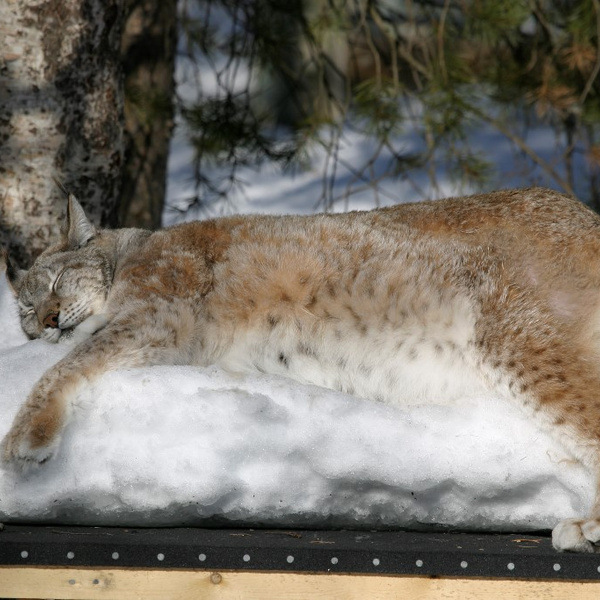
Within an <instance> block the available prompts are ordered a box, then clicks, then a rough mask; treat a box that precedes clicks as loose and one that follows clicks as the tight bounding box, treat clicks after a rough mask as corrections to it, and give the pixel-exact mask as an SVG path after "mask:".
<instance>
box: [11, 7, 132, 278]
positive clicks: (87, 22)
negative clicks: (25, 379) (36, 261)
mask: <svg viewBox="0 0 600 600" xmlns="http://www.w3.org/2000/svg"><path fill="white" fill-rule="evenodd" d="M121 5H122V3H121V2H120V0H0V244H1V245H2V246H4V247H8V249H9V252H10V253H11V257H12V258H14V260H15V262H17V263H19V264H21V265H23V266H24V265H27V264H28V263H30V262H31V260H32V259H33V258H35V256H37V255H38V254H39V253H40V252H41V251H42V250H43V249H44V248H46V247H47V246H48V245H49V243H51V242H52V241H54V240H55V239H56V238H57V235H58V233H59V225H58V223H59V220H60V217H61V216H62V215H63V214H64V210H65V205H66V203H65V201H64V199H63V197H62V194H61V192H60V191H59V190H58V189H57V187H56V185H55V184H54V182H53V180H52V176H54V177H57V178H58V179H59V180H61V181H62V182H63V183H64V185H65V186H66V187H67V188H69V189H70V190H72V191H73V192H74V193H75V194H76V195H77V197H78V198H79V199H80V201H81V203H82V205H83V206H84V208H85V209H86V211H87V214H88V215H89V216H90V218H91V219H92V221H93V222H94V223H96V224H98V225H110V224H113V223H114V222H115V220H116V212H117V200H118V197H119V194H120V186H121V177H120V171H121V166H122V162H123V84H122V77H121V65H120V57H119V49H120V34H121V25H122V8H121Z"/></svg>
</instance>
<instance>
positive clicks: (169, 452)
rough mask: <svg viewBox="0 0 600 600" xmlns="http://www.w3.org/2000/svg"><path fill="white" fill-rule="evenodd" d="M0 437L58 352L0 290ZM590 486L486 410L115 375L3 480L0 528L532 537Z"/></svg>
mask: <svg viewBox="0 0 600 600" xmlns="http://www.w3.org/2000/svg"><path fill="white" fill-rule="evenodd" d="M0 310H1V312H0V327H1V329H2V332H3V334H2V337H1V339H0V381H1V385H2V388H1V393H0V413H1V414H2V415H3V419H2V422H1V423H0V436H4V434H5V433H6V432H7V431H8V428H9V426H10V423H11V421H12V418H13V416H14V414H15V413H16V411H17V409H18V407H19V405H20V404H21V403H22V402H23V401H24V400H25V398H26V396H27V393H28V391H29V390H30V389H31V387H32V386H33V384H34V383H35V381H36V380H37V379H38V377H39V376H40V375H41V374H42V372H43V371H44V370H45V369H47V368H50V367H51V366H52V364H53V363H55V362H56V361H58V360H59V359H60V358H61V357H62V356H64V355H65V353H66V352H67V351H68V348H67V347H65V346H62V345H61V346H58V345H51V344H47V343H45V342H43V341H39V340H38V341H33V342H31V341H30V342H28V341H26V339H25V336H24V334H22V333H21V331H20V329H19V325H18V318H17V314H16V309H15V305H14V301H13V299H12V295H11V293H10V291H9V289H8V286H7V284H6V281H5V280H4V278H2V279H1V280H0ZM591 501H592V482H591V479H590V477H589V476H588V475H587V474H586V473H585V472H584V471H583V469H582V468H581V467H580V466H578V465H577V464H575V463H574V462H573V461H571V460H570V459H569V457H568V456H567V455H566V454H565V452H564V451H563V450H562V449H561V448H560V447H559V446H558V445H557V444H555V443H554V442H553V441H552V440H550V439H549V438H548V437H547V436H546V435H545V434H543V433H541V432H539V431H538V430H537V429H535V428H534V427H533V426H532V425H531V424H530V423H528V422H527V420H526V419H525V418H524V417H522V416H521V414H520V413H519V412H518V410H517V409H516V408H514V407H512V406H510V405H507V404H505V403H503V402H502V401H500V400H498V399H494V398H481V400H480V401H478V402H470V403H465V404H463V405H459V406H454V407H448V406H416V407H411V408H410V410H400V409H397V408H393V407H389V406H385V405H382V404H377V403H374V402H370V401H367V400H362V399H358V398H354V397H351V396H347V395H344V394H341V393H336V392H332V391H329V390H323V389H320V388H317V387H314V386H305V385H300V384H298V383H295V382H291V381H289V380H286V379H283V378H279V377H269V376H260V375H256V376H243V377H242V376H232V375H230V374H227V373H225V372H224V371H222V370H219V369H217V368H207V369H200V368H195V367H155V368H148V369H136V370H125V371H120V372H113V373H110V374H108V375H106V376H105V377H103V378H102V379H101V380H100V381H98V382H97V383H95V384H94V385H91V386H90V387H89V388H88V389H87V390H85V391H84V392H83V393H82V394H80V396H79V397H78V398H77V402H76V408H75V414H74V420H73V422H72V423H71V425H70V427H69V428H68V430H67V432H66V434H65V436H64V438H63V443H62V446H61V448H60V451H59V453H58V455H57V456H56V457H55V458H54V459H53V460H52V461H50V462H49V463H47V464H45V465H44V466H43V467H41V468H40V469H39V470H37V471H34V472H30V473H27V474H19V473H15V472H12V471H11V470H7V469H5V468H4V467H1V468H0V521H4V522H18V521H34V522H60V523H77V524H88V525H100V524H103V525H125V524H126V525H130V526H133V525H182V524H186V525H207V524H213V525H214V524H222V523H224V522H226V523H230V524H231V523H236V524H253V525H257V524H263V525H270V526H273V525H279V526H286V527H290V526H310V527H323V526H336V527H355V528H356V527H358V528H370V529H372V528H378V527H398V526H413V527H414V526H426V525H430V524H436V523H438V524H445V525H449V526H457V527H463V528H467V529H493V530H520V531H525V530H531V529H543V528H550V527H552V526H553V525H554V524H555V522H556V520H557V519H560V518H566V517H573V516H580V515H582V514H584V513H586V511H587V509H588V507H589V506H590V505H591Z"/></svg>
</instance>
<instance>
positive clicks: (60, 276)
mask: <svg viewBox="0 0 600 600" xmlns="http://www.w3.org/2000/svg"><path fill="white" fill-rule="evenodd" d="M66 271H67V269H63V270H62V271H61V272H60V273H59V274H58V277H57V278H56V279H55V280H54V283H53V284H52V292H53V293H56V286H57V285H58V283H59V281H60V280H61V279H62V276H63V275H64V274H65V272H66Z"/></svg>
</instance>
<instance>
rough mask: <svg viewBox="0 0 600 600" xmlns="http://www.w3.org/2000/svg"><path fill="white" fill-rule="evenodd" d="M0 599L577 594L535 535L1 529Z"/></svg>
mask: <svg viewBox="0 0 600 600" xmlns="http://www.w3.org/2000/svg"><path fill="white" fill-rule="evenodd" d="M0 597H1V598H82V599H85V598H115V599H123V600H127V599H130V598H140V599H154V598H156V599H159V598H160V599H171V598H178V599H179V598H181V599H183V598H194V599H201V598H223V599H229V598H236V599H240V600H243V599H246V598H247V599H250V600H252V599H255V598H256V599H259V598H260V599H266V600H268V599H270V598H292V599H297V598H311V599H312V598H319V599H320V598H339V599H340V600H343V599H349V600H352V599H354V598H356V599H361V600H363V599H365V600H370V599H377V598H383V599H387V598H410V599H411V600H412V599H419V598H424V599H425V598H427V599H429V598H461V599H469V598H501V597H502V598H503V600H507V599H510V598H536V599H541V598H565V599H566V598H577V600H586V599H587V598H592V597H594V598H597V597H600V555H594V554H591V555H580V554H559V553H557V552H555V551H554V550H553V548H552V546H551V543H550V538H549V536H547V535H539V536H538V535H529V534H526V535H478V534H465V533H414V532H403V531H395V532H367V531H312V530H310V531H309V530H293V531H292V530H251V529H218V530H217V529H193V528H169V529H130V528H127V529H126V528H106V527H101V528H96V527H59V526H50V527H42V526H25V525H23V526H19V525H7V526H6V527H5V528H4V530H3V531H0Z"/></svg>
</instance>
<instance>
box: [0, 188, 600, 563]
mask: <svg viewBox="0 0 600 600" xmlns="http://www.w3.org/2000/svg"><path fill="white" fill-rule="evenodd" d="M8 277H9V280H10V282H11V284H12V286H13V288H14V290H15V294H16V296H17V298H18V304H19V309H20V312H21V320H22V325H23V328H24V330H25V331H26V333H27V334H28V335H29V336H30V337H32V338H36V337H41V338H44V339H47V340H48V341H51V342H57V341H58V342H60V341H62V340H65V339H69V338H70V339H71V341H72V342H75V345H74V348H73V349H72V351H71V352H70V353H69V354H68V355H67V356H66V357H65V358H64V359H63V360H61V361H60V362H59V363H58V364H57V365H55V366H54V367H52V368H51V369H50V370H49V371H47V372H46V373H45V374H44V376H43V377H42V378H41V379H40V381H39V382H38V383H37V384H36V385H35V387H34V389H33V391H32V392H31V394H30V396H29V397H28V398H27V400H26V402H25V404H24V405H23V407H22V408H21V410H20V411H19V413H18V414H17V416H16V418H15V421H14V423H13V425H12V429H11V430H10V432H9V434H8V435H7V437H6V438H5V440H4V442H3V456H4V460H5V461H6V462H7V463H12V464H14V465H16V466H21V467H23V466H27V465H33V464H37V463H42V462H44V461H45V460H47V459H48V458H49V457H50V456H51V455H52V454H53V453H54V452H56V450H57V448H58V446H59V442H60V438H61V433H62V431H63V429H64V427H65V426H66V424H67V422H68V420H69V414H70V412H71V404H72V401H73V399H74V397H75V396H76V395H77V392H78V390H79V389H81V388H82V387H83V386H86V385H89V383H90V381H92V380H94V379H95V378H97V377H100V376H101V375H102V374H103V373H104V372H106V371H108V370H111V369H118V368H127V367H141V366H146V365H159V364H186V365H209V364H218V365H221V366H222V367H224V368H226V369H229V370H231V371H237V372H249V371H260V372H266V373H275V374H280V375H285V376H288V377H290V378H293V379H295V380H298V381H301V382H307V383H312V384H316V385H320V386H324V387H328V388H332V389H336V390H342V391H344V392H348V393H351V394H356V395H358V396H362V397H365V398H371V399H373V400H377V401H381V402H386V403H389V404H398V405H406V404H410V403H420V402H452V401H453V400H456V399H460V398H462V397H464V396H467V395H474V394H477V395H479V396H481V395H485V394H486V393H488V394H489V393H493V394H495V395H499V394H500V395H502V396H504V397H506V398H507V399H509V400H510V401H513V402H515V403H517V404H518V405H519V406H521V407H522V408H523V410H524V411H525V412H526V414H528V415H529V416H530V417H531V418H532V419H534V420H535V421H536V422H537V423H538V424H539V425H540V426H541V427H543V428H545V429H547V430H549V431H550V432H552V433H553V434H554V435H555V437H557V438H558V439H559V440H560V441H561V442H562V443H563V444H564V445H565V446H566V447H567V448H568V449H569V450H570V452H571V453H572V454H573V455H574V456H575V457H576V458H577V459H578V460H579V461H581V462H582V463H583V464H584V466H586V467H587V468H588V469H589V470H590V471H591V472H592V473H593V474H594V475H595V476H598V475H600V360H599V359H600V217H598V216H597V215H595V214H594V213H593V212H591V211H590V210H588V209H587V208H585V207H584V206H583V205H582V204H580V203H579V202H577V201H575V200H573V199H570V198H567V197H565V196H562V195H560V194H558V193H556V192H552V191H549V190H544V189H528V190H515V191H502V192H497V193H492V194H485V195H479V196H471V197H467V198H453V199H447V200H442V201H437V202H426V203H420V204H405V205H399V206H396V207H392V208H385V209H379V210H374V211H371V212H357V213H348V214H336V215H317V216H310V217H298V216H288V217H268V216H247V217H230V218H222V219H217V220H211V221H203V222H194V223H188V224H184V225H179V226H176V227H172V228H168V229H164V230H160V231H157V232H154V233H151V232H148V231H141V230H135V229H118V230H96V228H95V227H94V226H93V225H92V224H91V223H90V222H89V221H88V219H87V218H86V216H85V214H84V212H83V210H82V208H81V206H80V205H79V204H78V203H77V201H76V200H75V198H74V197H72V196H71V197H70V198H69V206H68V214H67V220H66V223H65V225H64V229H63V239H62V241H61V243H59V244H58V245H56V246H53V247H51V248H49V249H48V250H46V251H45V252H44V253H43V254H42V255H41V256H40V257H39V258H38V259H37V261H36V262H35V263H34V265H33V266H32V268H31V269H30V270H29V271H27V272H25V271H19V270H17V269H14V268H12V267H11V265H10V261H8ZM553 539H554V545H555V547H556V548H558V549H561V550H574V551H583V552H593V551H596V550H597V549H600V494H598V496H597V500H596V503H595V506H594V508H593V510H592V513H591V514H590V515H589V516H588V517H587V518H584V519H581V520H569V521H564V522H562V523H560V524H558V525H557V527H556V528H555V530H554V533H553ZM597 544H598V545H597Z"/></svg>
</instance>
